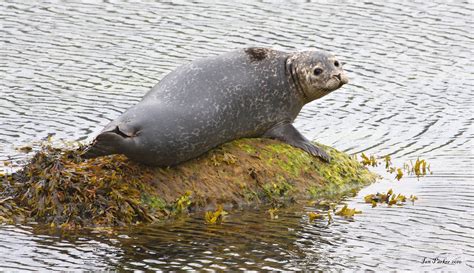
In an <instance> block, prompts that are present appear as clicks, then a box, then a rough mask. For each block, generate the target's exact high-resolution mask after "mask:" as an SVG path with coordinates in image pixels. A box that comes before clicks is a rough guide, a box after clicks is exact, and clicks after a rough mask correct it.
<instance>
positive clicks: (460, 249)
mask: <svg viewBox="0 0 474 273" xmlns="http://www.w3.org/2000/svg"><path fill="white" fill-rule="evenodd" d="M472 13H473V5H472V4H470V3H468V2H461V1H452V2H451V3H448V4H447V3H444V2H443V1H439V3H431V2H430V3H426V2H410V3H408V2H406V3H401V4H400V3H398V2H393V3H388V4H383V5H380V4H375V3H371V2H360V1H357V2H356V1H353V2H337V3H329V2H327V3H301V2H295V3H293V4H292V7H291V8H289V4H288V3H286V2H285V3H284V2H281V3H258V2H255V3H245V4H244V3H241V4H236V3H230V2H229V3H217V4H216V3H212V4H210V3H197V4H188V3H184V2H178V3H174V4H168V3H127V2H121V3H114V2H113V1H111V2H110V1H107V2H104V3H91V4H83V3H79V2H78V3H72V2H68V3H67V4H66V3H46V2H45V3H41V4H36V3H34V2H32V3H30V2H25V1H6V2H2V3H0V18H1V20H0V21H1V24H0V34H1V35H0V56H1V57H0V58H1V59H0V60H1V62H0V94H1V96H0V160H5V159H7V158H9V157H10V156H11V157H12V159H14V160H22V159H24V158H25V155H22V154H19V153H18V152H17V151H16V150H15V148H16V147H19V146H22V145H25V144H31V143H34V142H35V141H38V140H40V139H44V138H46V137H47V136H48V134H50V133H55V134H56V136H55V138H56V139H58V140H61V139H63V140H90V139H91V138H92V137H93V136H94V135H95V134H96V133H97V132H98V131H99V130H100V129H101V128H102V127H103V126H104V125H105V124H106V123H107V122H108V121H110V120H112V119H114V118H115V117H116V116H118V115H119V114H120V113H121V112H122V111H123V110H125V109H126V108H127V107H129V106H130V105H132V104H134V103H136V102H137V101H138V100H140V98H141V96H143V94H144V93H145V92H146V91H147V90H148V89H149V88H151V87H152V86H153V85H154V84H155V83H156V82H157V81H158V80H159V79H160V78H162V77H163V76H164V75H165V74H166V73H167V72H169V71H170V70H172V69H173V68H174V67H176V66H178V65H180V64H182V63H185V62H187V61H190V60H193V59H195V58H198V57H203V56H209V55H213V54H218V53H221V52H225V51H228V50H230V49H232V48H241V47H245V46H250V45H259V46H269V47H274V48H277V49H281V50H287V51H290V50H298V49H304V48H319V49H324V50H328V51H333V52H335V53H336V54H338V55H339V56H340V58H341V59H344V62H345V69H346V70H347V71H348V74H349V76H350V77H351V83H350V84H349V85H348V86H345V87H344V88H342V89H341V90H338V91H336V92H334V93H332V94H331V95H330V96H327V97H325V98H323V99H321V100H318V101H315V102H313V103H311V104H310V105H307V106H306V107H305V108H304V109H303V112H302V113H301V114H300V117H299V118H298V119H297V121H296V126H297V127H298V128H299V129H300V130H302V131H303V132H304V134H305V135H306V136H308V137H309V138H311V139H317V140H318V141H321V142H322V143H325V144H328V145H332V146H334V147H336V148H338V149H342V150H345V151H347V152H350V153H356V152H361V151H365V152H366V153H375V154H379V155H382V154H391V155H392V157H393V158H396V159H397V160H396V163H399V164H398V165H400V164H401V163H403V162H405V161H407V160H410V159H416V157H418V156H421V157H423V158H426V159H428V160H429V161H430V162H431V164H432V166H431V168H432V170H433V171H434V172H435V173H434V175H433V176H430V177H427V178H424V179H421V180H420V181H417V180H416V179H415V178H408V179H405V180H403V181H402V182H390V179H391V177H390V179H385V180H384V181H382V182H381V183H377V184H375V185H372V186H370V187H368V188H366V189H364V190H363V192H361V193H360V194H359V196H357V197H356V198H353V199H349V200H348V202H349V204H350V206H351V207H356V208H358V209H360V210H362V211H363V214H361V215H357V217H356V220H355V221H348V220H341V219H339V220H336V222H335V223H334V224H332V225H329V226H327V225H325V224H321V223H313V224H309V223H308V221H307V219H306V216H305V213H304V211H305V210H309V209H310V208H303V206H302V205H295V206H293V207H291V208H288V209H287V210H285V211H284V212H281V214H280V215H279V216H280V217H279V219H278V220H270V219H262V218H263V217H262V215H264V214H263V212H258V211H257V212H236V213H234V214H232V215H230V216H229V218H228V219H227V222H226V223H225V224H224V225H223V226H217V227H209V226H206V225H204V224H203V222H202V219H201V216H200V215H198V216H196V217H194V218H190V219H183V220H182V221H178V222H176V223H163V224H160V225H155V226H149V227H146V228H134V229H133V230H121V231H117V234H112V235H104V234H102V233H99V234H90V233H87V234H86V233H84V234H82V235H77V236H76V237H75V238H70V237H64V238H63V237H62V236H61V235H58V234H54V235H44V233H41V232H39V233H38V232H37V231H35V229H32V228H29V227H12V226H3V227H0V264H1V265H2V266H1V267H2V268H8V269H39V268H42V269H47V268H55V269H68V270H71V269H89V270H99V269H187V268H188V269H191V268H196V269H198V268H214V269H224V268H227V269H229V268H232V269H238V268H243V269H261V268H267V269H288V270H289V269H330V268H341V269H343V268H346V269H357V268H365V269H374V268H377V269H382V270H387V269H394V268H398V269H405V270H432V269H444V270H454V271H456V270H457V271H467V270H473V267H474V259H473V258H472V257H474V231H473V228H472V222H474V216H473V215H472V210H473V209H474V204H473V203H474V202H473V201H472V200H473V198H474V189H473V187H472V181H473V178H474V173H473V168H472V166H473V153H472V151H473V146H472V139H473V129H472V128H473V127H472V121H473V116H472V107H473V101H472V95H471V93H472V90H473V85H474V80H473V79H472V72H473V71H472V65H471V64H472V61H473V58H472V50H473V47H472V45H473V38H472V34H471V33H470V30H472V28H471V27H470V26H472V23H473V22H472ZM388 188H393V189H394V191H395V192H401V193H404V194H408V195H410V194H416V195H417V196H418V197H419V198H420V200H419V201H418V202H417V203H416V204H415V206H413V205H407V206H405V207H402V208H386V207H383V206H382V207H377V208H373V209H372V208H370V207H369V206H367V205H366V204H363V200H362V197H361V196H363V195H364V194H367V193H374V192H376V191H386V190H387V189H388ZM424 257H426V258H435V257H441V258H446V259H450V260H456V259H457V260H460V261H462V263H461V264H459V265H449V266H448V265H436V264H435V265H426V264H422V263H421V261H422V260H423V258H424Z"/></svg>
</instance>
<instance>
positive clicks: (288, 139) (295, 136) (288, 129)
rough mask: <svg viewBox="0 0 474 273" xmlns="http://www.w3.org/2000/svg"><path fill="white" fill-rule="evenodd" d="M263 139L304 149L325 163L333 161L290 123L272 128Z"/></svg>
mask: <svg viewBox="0 0 474 273" xmlns="http://www.w3.org/2000/svg"><path fill="white" fill-rule="evenodd" d="M263 137H266V138H274V139H278V140H281V141H283V142H285V143H288V144H289V145H291V146H295V147H298V148H300V149H303V150H305V151H306V152H308V153H310V154H311V155H313V156H317V157H319V158H321V159H322V160H323V161H325V162H330V161H331V157H330V156H329V155H328V154H327V153H326V152H325V151H324V150H323V149H321V148H320V147H318V146H316V145H314V144H313V143H311V142H310V141H309V140H308V139H306V138H305V137H304V136H303V135H302V134H301V133H300V132H298V130H296V128H295V127H293V125H291V124H290V123H282V124H278V125H276V126H274V127H272V128H270V129H269V130H268V131H267V132H265V134H264V135H263Z"/></svg>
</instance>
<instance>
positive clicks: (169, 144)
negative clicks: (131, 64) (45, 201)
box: [85, 48, 305, 166]
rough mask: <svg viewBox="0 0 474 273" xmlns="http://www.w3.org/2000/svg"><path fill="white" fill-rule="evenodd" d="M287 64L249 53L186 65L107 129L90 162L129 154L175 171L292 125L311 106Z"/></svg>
mask: <svg viewBox="0 0 474 273" xmlns="http://www.w3.org/2000/svg"><path fill="white" fill-rule="evenodd" d="M289 56H290V55H289V54H288V53H284V52H280V51H275V50H269V49H262V48H250V49H245V50H236V51H232V52H229V53H226V54H223V55H220V56H215V57H210V58H204V59H199V60H196V61H193V62H191V63H189V64H185V65H183V66H181V67H179V68H177V69H176V70H174V71H172V72H171V73H170V74H168V75H167V76H166V77H164V78H163V79H162V80H161V81H160V83H158V84H157V85H156V86H154V87H153V88H152V89H151V90H150V91H149V92H148V93H147V94H146V95H145V97H144V98H143V99H142V101H140V102H139V103H138V104H136V105H135V106H133V107H131V108H130V109H128V110H127V111H126V112H125V113H123V114H122V115H121V116H120V117H118V118H117V119H116V120H114V121H112V122H111V123H110V124H109V125H107V126H106V127H105V129H104V130H103V131H102V132H101V133H100V134H99V136H97V138H96V139H95V141H94V143H93V144H92V146H91V148H90V149H89V150H88V151H87V152H86V154H85V157H86V158H87V157H95V156H101V155H106V154H114V153H123V154H125V155H126V156H127V157H129V158H131V159H132V160H135V161H138V162H142V163H145V164H150V165H160V166H169V165H175V164H178V163H180V162H183V161H186V160H188V159H191V158H194V157H197V156H199V155H201V154H203V153H204V152H206V151H208V150H210V149H211V148H213V147H216V146H218V145H220V144H222V143H224V142H228V141H231V140H234V139H238V138H243V137H259V136H263V135H264V134H265V133H266V132H268V131H269V130H270V129H271V128H274V127H276V126H277V125H278V124H282V123H285V124H290V125H291V122H293V120H294V119H295V118H296V116H297V115H298V113H299V112H300V110H301V108H302V107H303V105H304V103H305V101H304V98H303V97H302V96H301V95H300V94H299V93H298V91H297V87H296V85H295V84H294V80H293V79H292V76H291V73H290V71H288V70H289V69H288V65H287V63H286V61H287V58H288V57H289ZM295 130H296V129H295ZM296 133H297V131H296Z"/></svg>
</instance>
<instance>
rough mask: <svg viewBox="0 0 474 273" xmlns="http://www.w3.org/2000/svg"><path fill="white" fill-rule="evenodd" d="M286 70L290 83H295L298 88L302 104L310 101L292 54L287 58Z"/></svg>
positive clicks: (297, 91)
mask: <svg viewBox="0 0 474 273" xmlns="http://www.w3.org/2000/svg"><path fill="white" fill-rule="evenodd" d="M285 72H286V75H287V76H288V80H289V81H290V83H292V84H293V86H294V88H295V89H296V93H297V95H298V98H299V99H300V101H301V102H302V104H303V105H304V104H306V103H308V102H309V101H310V99H309V97H308V96H307V95H306V93H305V92H304V89H303V86H302V85H301V81H300V79H299V77H298V73H296V67H295V66H294V64H293V61H292V58H291V56H289V57H288V58H286V60H285Z"/></svg>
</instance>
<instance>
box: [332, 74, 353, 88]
mask: <svg viewBox="0 0 474 273" xmlns="http://www.w3.org/2000/svg"><path fill="white" fill-rule="evenodd" d="M333 78H336V79H337V80H338V82H339V86H338V87H337V88H340V87H341V86H343V85H344V84H346V83H348V82H349V79H348V78H347V76H346V75H345V74H344V73H339V74H337V75H334V76H333Z"/></svg>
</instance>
